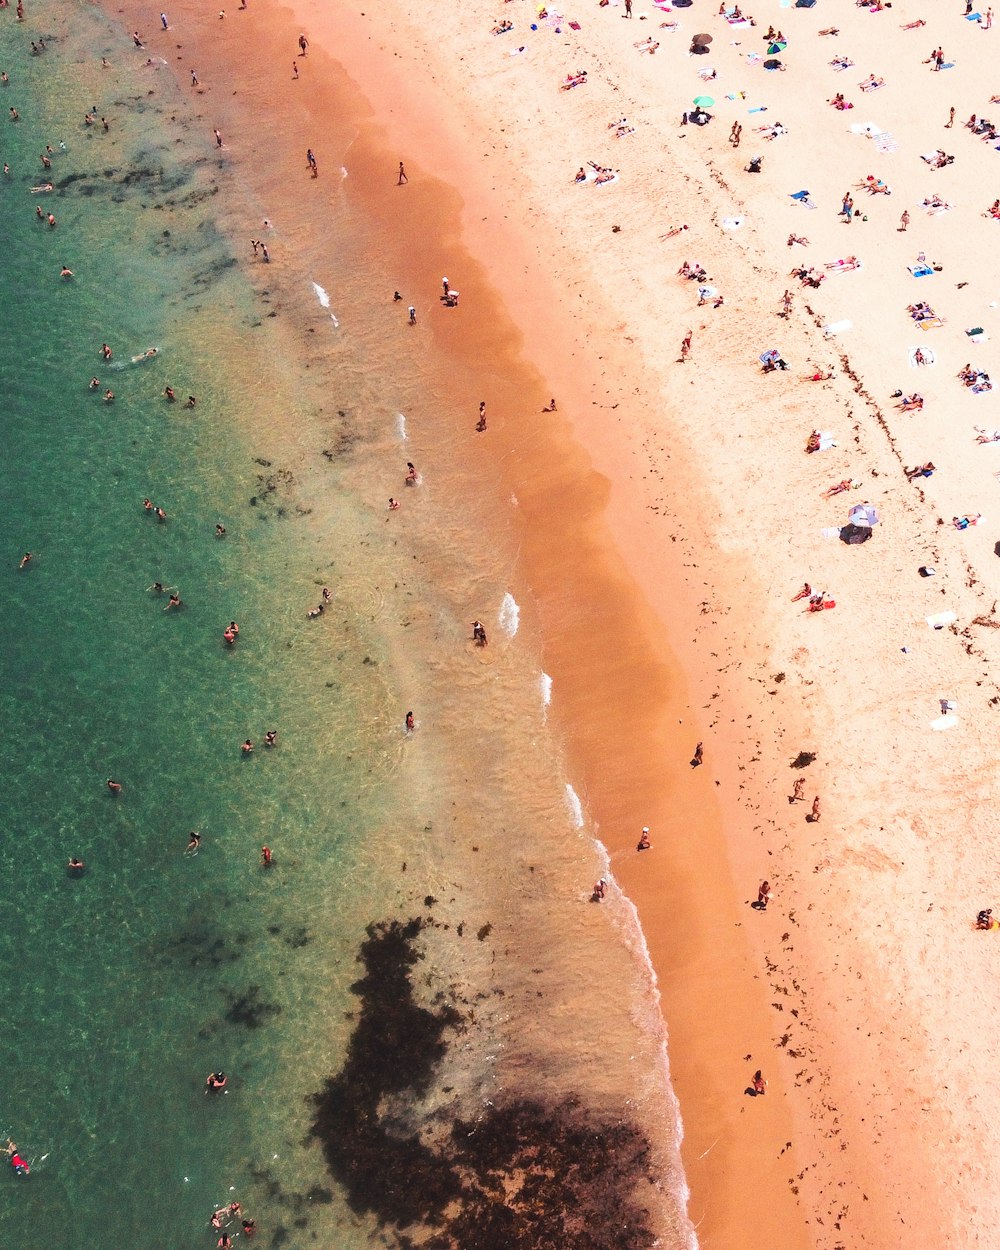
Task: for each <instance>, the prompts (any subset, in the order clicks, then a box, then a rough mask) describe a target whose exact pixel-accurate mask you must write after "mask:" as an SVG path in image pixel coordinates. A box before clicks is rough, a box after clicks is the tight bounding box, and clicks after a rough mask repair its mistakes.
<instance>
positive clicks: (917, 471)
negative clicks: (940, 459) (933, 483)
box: [906, 460, 935, 482]
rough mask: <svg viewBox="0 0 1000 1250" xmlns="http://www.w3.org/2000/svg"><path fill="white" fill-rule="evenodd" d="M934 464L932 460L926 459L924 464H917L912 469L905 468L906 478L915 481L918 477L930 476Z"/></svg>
mask: <svg viewBox="0 0 1000 1250" xmlns="http://www.w3.org/2000/svg"><path fill="white" fill-rule="evenodd" d="M934 469H935V465H934V462H933V460H928V461H927V463H926V464H918V465H917V466H916V467H915V468H913V469H907V470H906V480H907V481H908V482H915V481H916V480H917V478H918V477H930V476H931V474H932V473H933V472H934Z"/></svg>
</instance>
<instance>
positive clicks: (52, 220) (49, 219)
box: [46, 213, 56, 229]
mask: <svg viewBox="0 0 1000 1250" xmlns="http://www.w3.org/2000/svg"><path fill="white" fill-rule="evenodd" d="M46 221H47V222H48V223H49V228H50V229H55V224H56V219H55V218H54V217H53V216H52V214H51V213H49V215H48V217H47V218H46Z"/></svg>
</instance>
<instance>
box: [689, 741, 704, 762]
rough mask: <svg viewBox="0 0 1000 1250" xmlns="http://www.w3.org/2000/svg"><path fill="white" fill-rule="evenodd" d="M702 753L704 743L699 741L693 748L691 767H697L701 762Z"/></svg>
mask: <svg viewBox="0 0 1000 1250" xmlns="http://www.w3.org/2000/svg"><path fill="white" fill-rule="evenodd" d="M704 754H705V747H704V744H703V743H701V742H699V743H698V745H697V746H696V747H695V749H694V755H693V756H692V757H691V767H692V768H697V767H698V766H699V765H700V764H701V762H702V758H703V756H704Z"/></svg>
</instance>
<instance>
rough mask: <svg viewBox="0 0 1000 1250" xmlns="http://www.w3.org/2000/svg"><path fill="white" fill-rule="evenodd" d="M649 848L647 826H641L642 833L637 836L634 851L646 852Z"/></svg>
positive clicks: (650, 844)
mask: <svg viewBox="0 0 1000 1250" xmlns="http://www.w3.org/2000/svg"><path fill="white" fill-rule="evenodd" d="M651 846H652V843H651V842H650V840H649V826H648V825H643V827H642V833H641V834H640V835H639V841H638V844H637V845H636V848H635V849H636V850H637V851H648V850H649V849H650V847H651Z"/></svg>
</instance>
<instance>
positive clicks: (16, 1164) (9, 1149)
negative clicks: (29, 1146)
mask: <svg viewBox="0 0 1000 1250" xmlns="http://www.w3.org/2000/svg"><path fill="white" fill-rule="evenodd" d="M0 1149H2V1150H3V1152H4V1154H5V1155H7V1156H8V1158H9V1159H10V1166H11V1167H12V1168H13V1169H14V1171H15V1173H16V1174H17V1175H18V1176H27V1175H28V1173H29V1172H30V1171H31V1168H29V1167H28V1165H27V1163H26V1162H25V1161H24V1159H22V1158H21V1156H20V1155H19V1154H18V1152H17V1146H16V1145H15V1144H14V1142H13V1141H12V1139H11V1138H9V1137H8V1138H7V1145H6V1146H2V1147H0Z"/></svg>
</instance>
